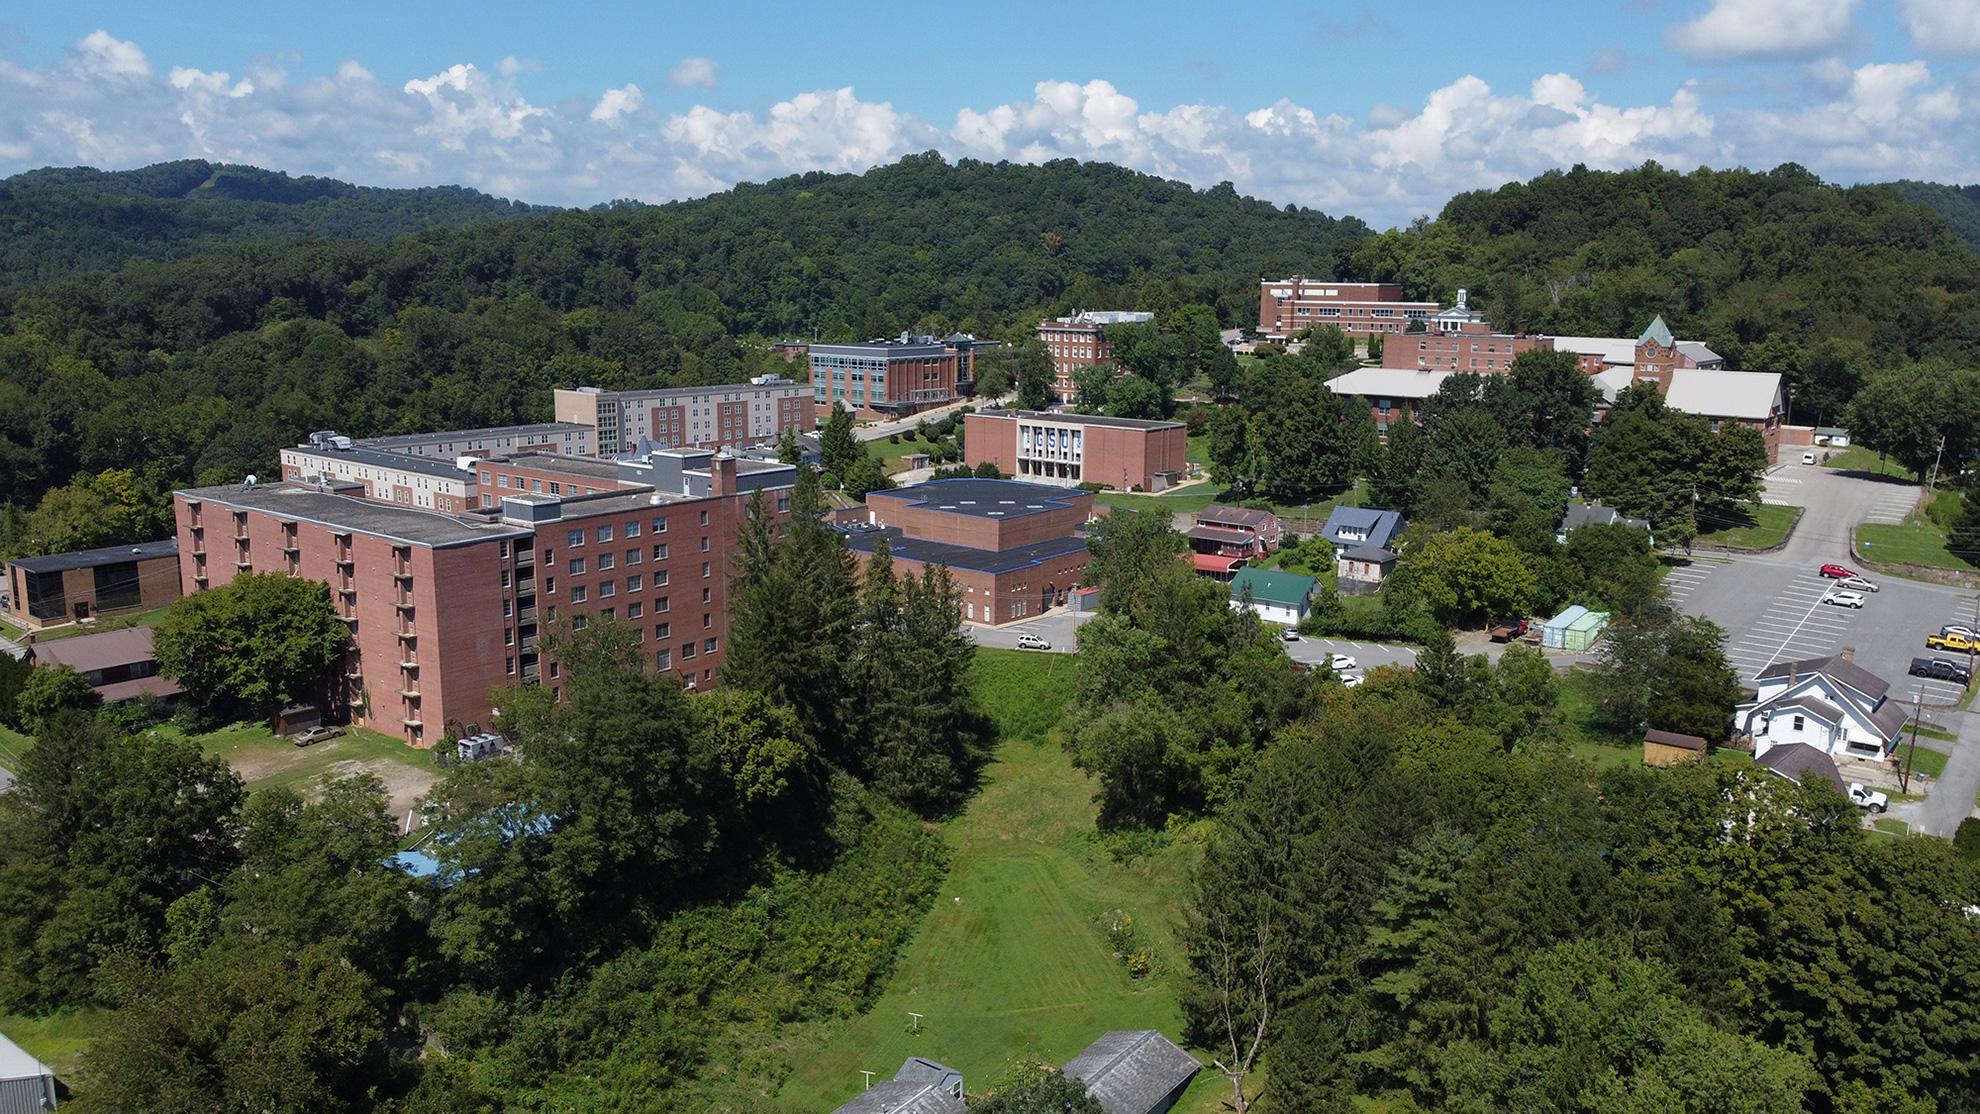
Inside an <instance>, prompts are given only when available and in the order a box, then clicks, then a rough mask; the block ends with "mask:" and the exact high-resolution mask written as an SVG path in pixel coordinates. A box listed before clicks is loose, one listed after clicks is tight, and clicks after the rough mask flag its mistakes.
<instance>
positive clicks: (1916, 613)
mask: <svg viewBox="0 0 1980 1114" xmlns="http://www.w3.org/2000/svg"><path fill="white" fill-rule="evenodd" d="M1767 491H1768V495H1767V499H1768V501H1769V502H1784V503H1793V504H1797V505H1800V506H1802V507H1804V508H1806V509H1805V513H1804V515H1803V517H1802V521H1801V523H1800V524H1799V525H1798V526H1797V527H1796V528H1795V532H1794V535H1793V537H1792V538H1791V539H1790V540H1789V542H1788V544H1787V546H1786V547H1785V548H1783V549H1782V550H1780V551H1779V552H1777V553H1768V554H1755V555H1752V556H1738V557H1730V558H1718V557H1709V558H1708V557H1700V558H1695V559H1693V560H1690V561H1687V562H1684V563H1682V564H1680V565H1679V566H1678V567H1676V568H1674V569H1672V570H1671V571H1670V573H1669V574H1668V577H1667V581H1666V583H1667V584H1668V586H1669V590H1670V595H1671V600H1672V602H1673V603H1675V604H1676V605H1677V606H1678V608H1679V609H1681V610H1683V611H1685V612H1686V613H1688V614H1693V615H1702V616H1705V617H1706V618H1709V619H1711V620H1713V621H1714V622H1716V623H1718V624H1719V625H1720V626H1722V627H1724V628H1725V630H1726V654H1727V657H1728V658H1729V659H1730V660H1731V662H1732V665H1733V668H1734V669H1736V670H1737V671H1738V672H1739V676H1740V681H1741V682H1742V683H1744V684H1748V685H1751V684H1752V683H1753V680H1754V678H1755V677H1757V676H1758V675H1759V674H1760V672H1761V671H1762V670H1764V669H1766V668H1767V667H1768V666H1770V665H1773V664H1775V663H1777V662H1784V661H1798V660H1803V659H1806V658H1815V657H1825V656H1827V655H1830V654H1834V653H1838V652H1840V651H1841V650H1843V649H1844V648H1845V647H1847V648H1850V649H1852V650H1853V651H1854V653H1855V655H1856V663H1857V664H1858V665H1861V666H1862V667H1863V668H1865V669H1868V670H1869V671H1870V672H1872V673H1875V674H1876V675H1877V676H1879V677H1882V678H1883V679H1884V680H1886V681H1888V682H1889V683H1890V686H1891V689H1890V695H1891V698H1892V699H1896V700H1902V701H1904V702H1906V703H1909V702H1911V701H1912V699H1913V698H1914V697H1917V698H1922V699H1923V700H1925V701H1927V702H1929V703H1941V704H1942V703H1946V702H1949V701H1952V700H1954V699H1956V698H1957V697H1958V696H1959V695H1960V691H1961V690H1960V686H1959V685H1957V684H1955V683H1952V682H1948V681H1941V680H1936V679H1932V678H1925V677H1912V676H1909V675H1908V674H1907V672H1906V671H1907V670H1908V669H1909V668H1910V665H1911V659H1913V658H1917V657H1954V658H1957V657H1960V656H1961V655H1957V654H1946V653H1943V652H1939V651H1933V650H1929V649H1927V648H1926V646H1925V637H1926V636H1927V635H1929V634H1934V633H1937V631H1938V629H1939V628H1940V627H1941V626H1943V625H1945V624H1947V623H1959V622H1964V623H1967V624H1968V625H1972V624H1973V622H1974V619H1975V615H1976V611H1975V605H1976V593H1974V592H1971V591H1961V590H1959V589H1955V588H1950V587H1946V586H1943V585H1938V584H1926V583H1921V582H1918V581H1911V580H1902V579H1899V578H1897V577H1888V576H1881V575H1878V574H1875V573H1869V572H1867V570H1858V571H1863V572H1865V575H1866V576H1868V578H1869V579H1870V580H1872V581H1873V582H1875V583H1876V584H1877V586H1878V589H1879V590H1878V591H1876V592H1868V593H1865V594H1864V596H1865V598H1864V605H1863V607H1862V609H1860V610H1858V609H1856V608H1848V607H1837V606H1834V605H1832V604H1828V603H1824V602H1822V601H1823V599H1824V597H1825V596H1827V595H1828V593H1829V592H1830V591H1831V590H1832V589H1833V588H1834V587H1835V582H1834V581H1832V580H1829V579H1827V578H1825V577H1822V576H1821V575H1819V573H1818V572H1817V570H1818V569H1820V568H1821V566H1822V565H1824V564H1828V563H1836V564H1841V565H1844V566H1846V567H1850V568H1854V567H1855V566H1854V564H1853V563H1852V559H1851V557H1850V554H1849V536H1850V533H1851V531H1852V530H1853V529H1854V527H1855V526H1856V524H1858V523H1861V522H1866V521H1877V520H1879V519H1883V518H1887V517H1888V516H1890V515H1892V514H1896V513H1901V512H1902V510H1904V509H1908V508H1909V507H1910V506H1911V505H1912V504H1913V503H1915V502H1916V500H1917V496H1918V489H1917V488H1916V487H1913V486H1910V485H1902V484H1895V483H1892V482H1890V481H1887V480H1881V479H1871V478H1863V477H1856V476H1852V475H1849V474H1847V473H1837V472H1835V471H1832V470H1828V469H1822V468H1810V467H1803V466H1799V465H1791V466H1788V467H1785V468H1781V469H1779V470H1778V471H1776V472H1774V473H1772V474H1770V475H1769V476H1768V480H1767Z"/></svg>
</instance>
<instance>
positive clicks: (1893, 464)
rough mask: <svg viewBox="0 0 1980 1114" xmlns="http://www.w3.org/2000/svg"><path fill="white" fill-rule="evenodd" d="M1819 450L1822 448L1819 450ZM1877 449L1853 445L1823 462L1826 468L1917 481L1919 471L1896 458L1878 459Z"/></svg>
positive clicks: (1910, 481)
mask: <svg viewBox="0 0 1980 1114" xmlns="http://www.w3.org/2000/svg"><path fill="white" fill-rule="evenodd" d="M1817 451H1818V452H1819V451H1821V450H1819V449H1818V450H1817ZM1877 455H1878V454H1877V450H1875V449H1869V448H1865V447H1863V446H1862V445H1851V446H1850V447H1849V448H1847V449H1844V450H1843V451H1841V452H1839V453H1836V454H1835V455H1834V456H1831V457H1830V458H1829V459H1827V460H1825V461H1823V462H1822V467H1824V468H1839V469H1843V470H1845V471H1850V472H1868V473H1870V474H1871V475H1875V476H1895V477H1896V478H1898V479H1900V480H1903V481H1905V482H1906V483H1917V482H1918V473H1916V472H1913V471H1912V470H1911V469H1909V468H1906V467H1905V466H1903V465H1902V464H1899V463H1898V462H1897V461H1895V460H1881V461H1880V460H1878V459H1877Z"/></svg>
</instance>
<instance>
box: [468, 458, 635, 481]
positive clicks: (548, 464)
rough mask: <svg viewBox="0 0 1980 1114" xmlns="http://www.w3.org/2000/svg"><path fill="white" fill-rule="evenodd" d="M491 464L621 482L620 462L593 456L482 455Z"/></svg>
mask: <svg viewBox="0 0 1980 1114" xmlns="http://www.w3.org/2000/svg"><path fill="white" fill-rule="evenodd" d="M481 459H482V460H485V461H487V462H488V463H490V464H512V465H514V466H516V467H517V468H533V469H535V470H537V471H539V472H556V473H558V474H560V475H565V476H583V477H585V478H586V479H592V480H604V481H608V482H611V483H613V484H616V483H618V482H619V462H618V461H616V460H600V459H598V458H597V457H592V456H565V455H563V454H562V453H499V454H496V455H493V456H487V457H482V458H481Z"/></svg>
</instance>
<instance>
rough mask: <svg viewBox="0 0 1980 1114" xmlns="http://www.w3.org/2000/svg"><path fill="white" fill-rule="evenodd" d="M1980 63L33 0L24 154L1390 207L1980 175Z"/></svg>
mask: <svg viewBox="0 0 1980 1114" xmlns="http://www.w3.org/2000/svg"><path fill="white" fill-rule="evenodd" d="M1068 13H1076V14H1068ZM1976 66H1980V0H1884V2H1880V3H1879V2H1869V0H1684V2H1679V0H1628V2H1625V3H1619V4H1601V3H1558V4H1527V5H1489V4H1478V3H1471V4H1446V3H1427V4H1419V5H1414V6H1410V7H1408V8H1406V9H1405V8H1402V7H1399V6H1395V5H1381V6H1374V5H1359V4H1321V5H1303V6H1302V5H1286V4H1283V3H1278V4H1231V5H1210V4H1203V3H1164V2H1154V3H1140V4H1132V5H1130V4H1109V5H1066V4H1057V5H1045V4H1032V3H1001V4H991V5H984V4H973V5H968V6H956V7H949V8H944V7H932V6H928V5H922V4H914V5H911V4H904V3H885V4H861V5H857V6H856V8H855V6H852V5H835V4H816V3H814V4H805V5H747V4H719V3H703V4H695V5H639V4H594V5H583V6H579V5H568V6H564V7H563V8H551V7H549V6H545V5H540V4H536V5H520V4H499V3H493V4H475V5H470V4H457V3H423V4H405V3H398V4H382V3H357V4H336V5H307V6H305V5H289V4H252V5H251V4H238V3H207V4H201V5H171V4H137V3H129V4H87V3H78V4H68V5H52V4H44V5H31V6H24V7H20V8H16V9H13V10H8V11H4V12H0V173H11V172H14V171H17V170H21V169H26V168H28V167H32V166H39V165H48V164H62V165H67V164H76V163H86V164H90V165H98V166H105V167H124V166H134V165H142V164H143V163H146V162H151V161H157V160H159V159H163V158H182V157H204V158H213V159H225V160H229V161H242V162H253V163H257V164H259V165H265V166H273V167H276V168H279V169H284V170H290V171H292V172H297V173H322V174H334V175H337V176H339V177H345V178H349V179H352V180H355V181H360V182H366V183H371V184H383V185H412V184H433V183H439V182H460V183H463V184H467V185H473V186H476V187H479V188H482V189H487V190H490V191H492V192H496V193H501V194H504V195H508V196H518V197H522V198H524V199H527V200H534V201H547V202H554V203H564V204H586V203H590V202H594V201H599V200H606V199H609V198H612V197H640V198H643V199H647V200H665V199H669V198H675V197H686V196H695V195H698V194H701V193H706V192H708V191H710V190H713V189H719V188H723V187H726V186H727V185H729V184H731V183H733V182H736V181H740V180H748V179H760V178H764V177H770V176H775V175H777V174H783V173H789V172H793V171H799V170H806V169H828V170H853V171H857V170H861V169H864V168H866V167H868V166H871V165H874V164H876V163H881V162H886V161H891V159H893V158H895V157H898V156H899V155H900V154H902V153H905V152H908V151H917V150H925V149H928V148H936V149H940V150H942V151H943V152H945V153H946V154H949V155H951V156H955V157H960V156H972V157H979V158H989V159H997V158H1009V159H1026V160H1035V159H1042V158H1051V157H1065V156H1071V157H1078V158H1096V159H1106V160H1109V161H1115V162H1121V163H1123V164H1126V165H1130V166H1134V167H1136V168H1137V169H1142V170H1147V171H1150V172H1152V173H1160V174H1164V175H1167V176H1170V177H1177V178H1181V179H1184V180H1187V181H1190V182H1193V183H1195V184H1197V185H1205V186H1207V185H1211V184H1214V183H1215V182H1217V181H1220V180H1226V179H1228V180H1231V181H1234V182H1235V183H1236V184H1237V185H1238V186H1239V188H1240V189H1242V190H1244V191H1245V192H1248V193H1252V194H1255V195H1257V196H1262V197H1267V198H1270V199H1272V200H1274V201H1280V202H1298V203H1301V204H1307V205H1314V206H1317V207H1321V208H1325V209H1327V210H1329V211H1333V212H1345V213H1354V214H1357V215H1361V216H1363V217H1365V218H1367V219H1369V220H1371V221H1374V222H1376V223H1378V224H1388V223H1396V222H1402V221H1406V220H1408V219H1410V218H1411V217H1413V216H1416V215H1419V214H1423V213H1434V212H1435V211H1436V209H1437V208H1438V207H1439V206H1441V204H1442V202H1443V201H1444V200H1445V199H1446V198H1447V197H1448V196H1449V195H1450V194H1451V193H1453V192H1455V191H1457V190H1461V189H1468V188H1476V187H1480V186H1493V185H1497V184H1499V183H1501V182H1503V181H1507V180H1510V179H1513V178H1521V177H1528V176H1530V175H1532V174H1535V173H1538V172H1540V171H1542V170H1545V169H1547V168H1548V167H1550V166H1558V165H1567V164H1571V163H1573V162H1586V163H1588V164H1590V165H1595V166H1604V167H1616V166H1627V165H1634V164H1635V163H1638V162H1641V161H1642V160H1644V159H1646V158H1656V159H1658V160H1659V161H1662V162H1665V163H1667V164H1669V165H1674V166H1683V167H1689V166H1695V165H1701V164H1705V165H1715V166H1725V165H1735V164H1744V165H1753V166H1771V165H1774V164H1775V163H1778V162H1780V161H1784V160H1788V159H1792V160H1794V161H1799V162H1802V163H1804V164H1806V165H1808V166H1810V167H1811V168H1813V169H1815V170H1816V171H1818V172H1820V173H1822V174H1824V175H1825V176H1827V177H1830V178H1833V179H1836V180H1840V181H1856V180H1876V179H1884V178H1892V177H1901V176H1909V177H1927V178H1935V179H1938V180H1959V181H1972V180H1975V179H1980V124H1968V123H1967V122H1966V121H1967V119H1968V118H1969V117H1974V118H1976V119H1980V113H1976V112H1973V111H1970V110H1971V109H1972V108H1980V77H1976Z"/></svg>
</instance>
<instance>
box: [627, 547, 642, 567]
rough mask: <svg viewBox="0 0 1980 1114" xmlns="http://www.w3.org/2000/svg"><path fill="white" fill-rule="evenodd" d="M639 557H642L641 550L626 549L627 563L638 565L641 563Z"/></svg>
mask: <svg viewBox="0 0 1980 1114" xmlns="http://www.w3.org/2000/svg"><path fill="white" fill-rule="evenodd" d="M639 559H640V553H639V550H637V549H628V550H626V564H628V565H637V564H639Z"/></svg>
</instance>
